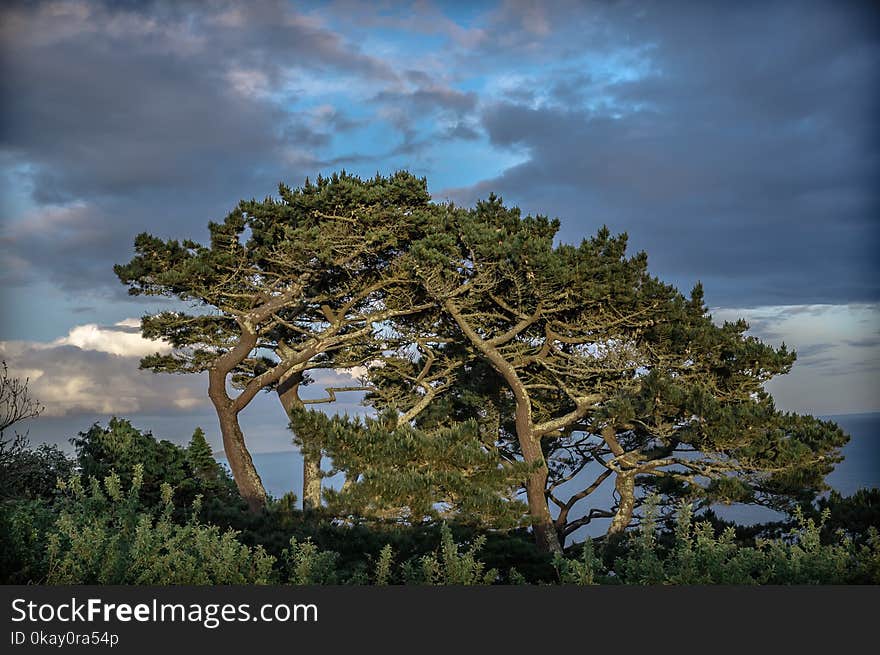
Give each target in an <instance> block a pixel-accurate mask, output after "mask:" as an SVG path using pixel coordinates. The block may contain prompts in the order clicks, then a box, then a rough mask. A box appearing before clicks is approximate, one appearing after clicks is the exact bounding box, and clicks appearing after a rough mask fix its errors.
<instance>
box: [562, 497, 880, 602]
mask: <svg viewBox="0 0 880 655" xmlns="http://www.w3.org/2000/svg"><path fill="white" fill-rule="evenodd" d="M656 510H657V499H656V498H655V499H652V501H651V503H649V504H648V506H647V508H646V511H645V515H644V517H643V518H642V520H641V524H640V526H639V529H638V530H636V531H635V532H633V533H631V534H629V535H628V536H627V538H626V540H625V543H624V544H623V549H624V551H625V553H624V554H623V555H620V556H619V557H617V558H616V559H615V561H614V563H613V566H612V567H607V566H605V565H604V564H603V563H602V561H601V560H600V559H599V558H597V557H595V556H594V555H593V553H592V549H591V548H590V547H589V546H587V547H585V549H584V555H583V558H584V559H583V560H582V562H575V561H572V560H562V559H561V558H560V559H558V560H557V562H556V566H557V570H558V571H559V575H560V580H561V581H562V582H563V583H565V582H569V583H576V584H592V583H594V582H595V581H600V582H604V583H618V584H637V585H658V584H676V585H707V584H733V585H755V584H777V585H790V584H797V585H808V584H859V583H861V584H865V583H867V584H877V583H878V582H880V534H878V531H877V528H876V527H874V526H872V527H870V528H868V530H867V531H866V532H867V534H866V536H865V543H862V544H856V543H854V542H853V540H852V539H851V538H849V537H848V536H846V535H844V534H838V535H837V537H836V539H835V540H834V541H833V542H832V543H827V544H823V543H822V539H821V530H822V524H823V523H824V521H825V520H827V518H828V512H827V510H826V511H825V512H824V513H823V515H822V518H821V519H820V521H819V522H816V521H814V520H813V519H812V518H806V517H805V516H804V515H803V513H802V512H801V511H800V510H795V517H796V520H797V526H796V527H794V528H792V529H791V530H790V531H789V532H788V534H786V535H785V536H784V537H782V538H777V539H759V540H758V542H757V544H756V545H755V546H742V545H739V544H737V542H736V535H735V531H734V529H733V528H732V527H728V528H726V529H724V530H723V531H722V532H721V533H716V531H715V529H714V528H713V526H712V524H711V523H709V522H708V521H699V522H694V521H693V516H692V512H691V507H690V505H689V504H687V503H682V504H680V505H679V507H678V514H677V518H676V523H675V527H674V531H673V533H672V534H671V535H669V537H671V539H665V538H661V536H662V535H659V534H658V529H657V528H658V522H657V514H656ZM661 542H662V543H661ZM667 542H668V545H665V544H666V543H667ZM588 543H589V542H588Z"/></svg>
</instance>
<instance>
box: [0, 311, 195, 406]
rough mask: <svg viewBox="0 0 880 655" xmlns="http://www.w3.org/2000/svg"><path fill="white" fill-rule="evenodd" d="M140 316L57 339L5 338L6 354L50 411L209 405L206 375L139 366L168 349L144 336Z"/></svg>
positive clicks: (0, 345) (0, 350) (0, 351)
mask: <svg viewBox="0 0 880 655" xmlns="http://www.w3.org/2000/svg"><path fill="white" fill-rule="evenodd" d="M139 324H140V321H139V320H137V319H132V318H129V319H125V320H124V321H120V322H119V323H117V324H116V325H114V326H109V327H106V326H99V325H96V324H91V323H90V324H87V325H77V326H75V327H73V328H72V329H71V330H70V331H69V332H68V334H67V336H65V337H62V338H60V339H56V340H55V341H52V342H49V343H45V342H34V341H6V342H0V358H2V359H3V360H4V361H6V362H7V364H8V366H9V370H10V373H11V374H12V375H13V376H15V377H19V378H22V379H23V378H27V379H28V380H29V389H30V392H31V394H32V396H33V397H34V398H36V399H37V400H39V402H40V403H41V404H43V405H44V406H45V412H44V415H45V416H66V415H72V414H83V413H99V414H119V415H128V414H136V413H145V412H161V413H164V412H181V411H191V410H194V409H196V408H200V407H204V406H205V405H206V404H207V398H206V395H205V388H206V382H205V380H204V379H202V376H170V375H156V374H154V373H152V372H150V371H142V370H139V368H138V360H139V359H140V357H143V356H144V355H148V354H151V353H154V352H168V351H169V350H170V347H169V346H168V345H167V344H165V343H162V342H156V341H150V340H147V339H144V338H143V337H141V335H140V330H139V328H138V327H137V326H139Z"/></svg>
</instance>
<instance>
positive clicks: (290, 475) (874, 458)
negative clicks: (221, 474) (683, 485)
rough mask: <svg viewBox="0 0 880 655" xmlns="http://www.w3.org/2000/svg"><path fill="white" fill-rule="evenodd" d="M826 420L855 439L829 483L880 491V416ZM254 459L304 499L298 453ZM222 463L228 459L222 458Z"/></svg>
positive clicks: (276, 489)
mask: <svg viewBox="0 0 880 655" xmlns="http://www.w3.org/2000/svg"><path fill="white" fill-rule="evenodd" d="M823 418H826V419H831V420H834V421H836V422H837V424H838V425H840V427H842V428H843V429H844V430H845V431H846V432H847V433H848V434H849V435H850V437H851V439H850V441H849V443H848V444H847V445H846V446H845V447H844V449H843V452H842V454H843V456H844V460H843V462H841V463H840V464H838V465H837V467H836V468H835V470H834V471H833V472H832V473H831V474H830V475H829V476H828V478H827V482H828V484H829V485H830V486H831V487H832V488H833V489H836V490H837V491H839V492H840V493H842V494H844V495H849V494H852V493H853V492H855V491H856V490H857V489H860V488H862V487H869V488H871V487H873V488H880V413H871V414H846V415H841V416H827V417H823ZM253 458H254V464H255V466H256V467H257V471H258V472H259V474H260V477H261V478H262V479H263V484H264V486H265V487H266V490H267V491H268V492H269V493H270V494H272V495H273V496H275V497H280V496H283V495H284V494H285V493H287V492H289V491H293V492H294V493H295V494H296V495H297V497H298V498H299V497H301V495H302V458H301V457H300V454H299V452H298V451H295V450H290V451H285V452H278V453H262V454H255V455H254V456H253ZM220 461H224V460H223V459H222V458H220ZM342 482H343V476H342V475H335V476H333V477H329V478H325V479H324V486H325V487H331V488H334V489H338V488H339V487H340V486H341V485H342ZM582 482H583V481H581V480H576V481H572V483H569V484H580V486H582V487H583V486H586V485H585V484H582ZM612 491H613V488H612V484H611V482H610V480H609V481H606V482H605V483H604V484H603V486H602V487H600V488H599V489H598V490H597V491H596V492H595V493H594V496H593V497H592V499H591V500H592V501H593V503H594V504H595V505H594V506H599V507H604V506H608V504H609V503H610V501H611V496H612ZM560 496H561V497H565V494H564V493H561V494H560ZM584 502H585V503H586V502H589V501H584ZM585 507H588V506H586V505H585ZM716 511H717V513H718V514H719V515H721V516H722V517H723V518H726V519H728V520H733V521H737V522H739V523H743V524H749V523H758V522H763V521H769V520H773V519H774V518H777V517H778V515H777V514H776V513H774V512H771V511H770V510H766V509H763V508H760V507H751V506H748V505H732V506H718V507H717V508H716ZM575 516H577V515H576V514H574V515H573V517H575ZM607 527H608V520H607V519H597V520H595V521H594V522H593V523H591V524H590V525H589V526H586V527H585V528H582V529H581V530H579V531H578V532H576V533H574V534H573V535H572V537H571V540H575V541H577V540H578V539H582V538H583V536H584V535H587V534H589V535H596V534H602V533H604V531H605V530H606V529H607Z"/></svg>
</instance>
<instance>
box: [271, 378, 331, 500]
mask: <svg viewBox="0 0 880 655" xmlns="http://www.w3.org/2000/svg"><path fill="white" fill-rule="evenodd" d="M302 379H303V378H302V373H294V374H292V375H289V376H288V377H286V378H282V379H281V381H280V382H279V384H278V388H277V389H276V391H277V393H278V400H280V401H281V406H282V407H283V408H284V411H285V412H286V413H287V414H288V415H289V414H290V412H291V410H293V409H294V408H300V407H303V402H302V400H301V399H300V397H299V385H300V383H301V382H302ZM301 454H302V458H303V486H302V508H303V510H304V511H308V510H310V509H317V508H319V507H320V506H321V451H320V449H318V451H317V453H315V452H312V449H311V448H302V449H301Z"/></svg>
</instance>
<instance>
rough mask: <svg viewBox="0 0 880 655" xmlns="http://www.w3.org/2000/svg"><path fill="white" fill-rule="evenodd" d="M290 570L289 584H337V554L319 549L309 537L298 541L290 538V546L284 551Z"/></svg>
mask: <svg viewBox="0 0 880 655" xmlns="http://www.w3.org/2000/svg"><path fill="white" fill-rule="evenodd" d="M284 554H285V556H286V558H287V561H288V569H289V570H290V578H289V581H290V584H295V585H310V584H338V583H339V582H340V580H339V573H338V570H337V562H338V561H339V554H338V553H334V552H332V551H327V550H320V549H319V548H318V547H317V546H316V545H315V544H314V543H312V540H311V539H306V540H305V541H301V542H298V541H297V540H296V537H292V538H291V539H290V548H289V549H288V550H286V551H285V553H284Z"/></svg>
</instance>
